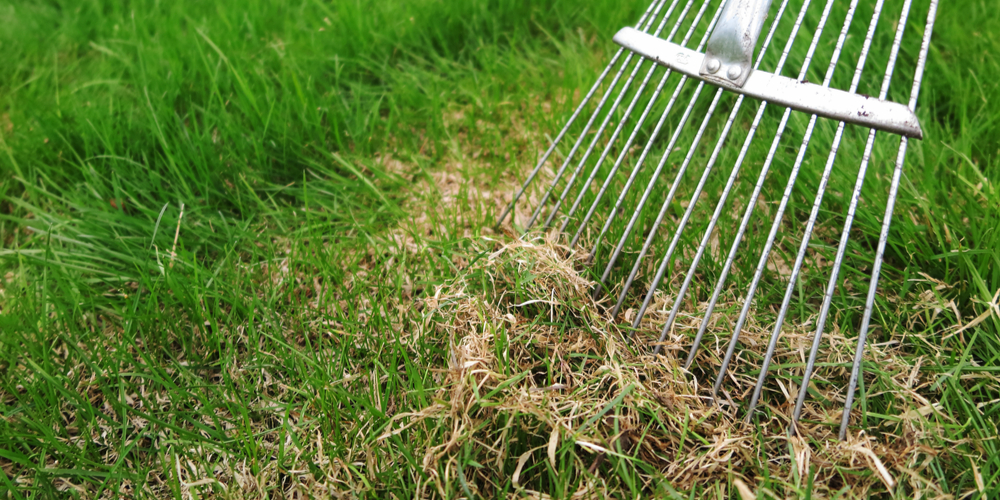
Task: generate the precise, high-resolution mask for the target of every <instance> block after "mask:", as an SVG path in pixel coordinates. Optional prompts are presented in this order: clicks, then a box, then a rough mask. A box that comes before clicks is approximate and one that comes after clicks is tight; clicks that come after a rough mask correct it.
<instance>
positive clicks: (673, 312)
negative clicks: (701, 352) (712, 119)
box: [619, 0, 811, 366]
mask: <svg viewBox="0 0 1000 500" xmlns="http://www.w3.org/2000/svg"><path fill="white" fill-rule="evenodd" d="M784 7H785V6H784V4H783V5H782V6H781V9H782V10H784ZM808 8H809V1H808V0H806V1H805V2H803V4H802V8H801V10H800V12H799V16H798V18H797V19H796V21H795V25H794V26H793V27H792V34H791V36H790V37H789V39H788V43H787V44H786V45H785V49H784V51H782V54H781V58H780V60H779V61H778V65H777V69H776V70H775V73H781V70H782V69H783V68H784V66H785V61H786V60H787V59H788V54H789V51H790V50H791V47H792V42H793V41H794V40H795V36H796V35H797V34H798V31H799V28H800V27H801V26H802V20H803V18H804V17H805V14H806V11H807V9H808ZM782 10H779V14H778V15H779V16H780V15H781V14H780V12H781V11H782ZM772 34H773V31H772ZM765 43H767V42H765ZM762 52H763V50H762ZM810 59H811V58H810ZM806 65H808V59H807V63H806ZM742 103H743V96H740V97H739V99H738V100H737V102H736V106H735V108H736V109H734V110H733V114H732V116H730V123H727V124H726V130H725V131H724V132H723V134H722V135H721V136H720V137H719V141H718V143H717V144H716V146H715V152H714V153H713V155H712V159H710V160H709V165H711V164H712V163H713V162H714V161H715V158H716V157H717V156H718V152H719V150H720V149H721V148H722V144H723V142H724V141H725V140H726V137H727V135H728V132H729V126H730V125H731V122H732V119H733V118H735V114H736V111H738V110H739V107H740V105H741V104H742ZM765 109H767V102H761V103H760V106H759V107H758V108H757V115H756V116H755V117H754V120H753V124H752V125H751V126H750V131H749V132H748V133H747V137H746V140H744V141H743V147H742V148H741V149H740V154H739V156H738V157H737V159H736V163H735V165H734V166H733V171H732V173H731V174H730V175H729V180H728V181H727V182H726V187H725V189H723V192H722V194H721V195H720V196H719V201H718V203H717V204H716V206H715V212H713V214H712V218H711V220H710V221H709V223H708V226H707V227H706V228H705V234H704V236H702V239H701V242H700V243H699V245H698V251H697V252H696V254H695V256H694V259H693V260H692V262H691V266H690V268H689V269H688V272H687V274H686V275H685V277H684V283H683V284H682V285H681V289H680V291H679V292H678V293H677V300H675V301H674V305H673V307H671V309H670V314H669V316H668V317H667V321H666V323H664V325H663V329H662V331H661V332H660V338H659V339H658V340H657V345H656V348H655V349H654V351H653V352H654V353H655V354H659V352H660V349H661V348H662V345H663V341H664V340H665V339H666V337H667V332H669V331H670V328H671V326H673V323H674V320H676V319H677V313H678V312H679V311H680V306H681V304H682V303H683V299H684V297H685V295H686V294H687V290H688V287H689V286H690V285H691V281H692V279H693V278H694V277H695V271H696V270H697V268H698V264H699V263H700V262H701V258H702V256H704V255H705V249H706V248H708V244H709V240H710V239H711V237H712V231H713V230H714V229H715V224H716V223H717V222H718V220H719V216H720V215H721V214H722V209H723V208H724V207H725V204H726V200H727V199H728V197H729V193H730V191H731V190H732V188H733V185H734V184H735V182H736V179H737V177H738V175H739V172H740V169H741V168H742V166H743V161H744V159H745V158H746V154H747V151H748V150H749V149H750V144H751V143H752V142H753V140H754V138H755V137H756V133H757V127H758V126H759V125H760V122H761V119H762V118H763V116H764V110H765ZM782 130H783V128H782ZM779 133H780V132H779ZM766 176H767V167H766V166H765V167H764V168H763V169H762V170H761V174H760V179H759V180H758V182H757V185H756V187H755V190H754V194H753V195H752V196H751V198H750V199H751V200H756V198H757V195H758V194H759V192H760V189H761V187H763V183H764V179H765V178H766ZM663 211H665V209H664V210H663ZM661 213H662V211H661ZM654 227H655V226H654ZM741 238H742V232H741V233H740V236H738V237H737V238H736V241H737V242H738V241H739V240H740V239H741ZM650 244H651V241H647V244H646V245H647V246H648V245H650ZM728 269H729V268H728V267H726V269H725V271H723V272H728ZM637 271H638V266H636V267H635V268H633V274H632V276H634V275H635V273H636V272H637ZM722 281H723V283H724V279H723V280H722ZM629 283H631V280H630V281H629ZM718 289H719V290H721V286H720V287H719V288H718ZM627 291H628V290H627V289H626V290H623V291H622V295H621V297H620V298H619V303H621V302H622V301H624V299H625V293H627ZM716 297H717V295H716ZM699 340H700V339H699ZM692 352H694V350H693V349H692ZM690 363H691V361H690V359H689V360H688V362H687V364H686V366H689V365H690Z"/></svg>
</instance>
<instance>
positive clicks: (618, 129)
mask: <svg viewBox="0 0 1000 500" xmlns="http://www.w3.org/2000/svg"><path fill="white" fill-rule="evenodd" d="M707 3H708V2H705V4H706V5H707ZM693 4H694V0H688V3H687V4H686V5H685V6H684V10H683V11H681V14H680V16H679V17H678V18H677V23H676V24H675V25H674V27H673V29H672V30H671V32H670V35H669V36H668V37H667V39H668V40H671V39H673V37H674V35H675V34H676V33H677V30H678V29H680V27H681V23H682V22H683V21H684V18H686V17H687V13H688V11H689V10H690V9H691V6H692V5H693ZM703 12H704V8H702V10H701V11H699V13H698V16H699V17H698V18H699V19H700V17H701V14H702V13H703ZM688 35H689V36H690V32H689V33H688ZM687 41H688V37H685V38H684V41H682V42H681V44H682V45H684V44H686V43H687ZM657 69H659V68H658V67H657V65H656V64H651V65H650V68H649V71H648V72H647V73H646V78H645V79H644V80H643V82H642V86H641V87H640V89H639V91H638V92H637V93H636V95H635V96H634V97H633V98H632V102H631V103H629V106H628V109H627V110H626V111H625V115H624V116H623V117H622V119H621V121H619V123H618V126H617V127H616V128H615V131H614V133H612V134H611V138H610V139H609V140H608V143H607V145H606V146H605V147H604V151H603V152H602V153H601V157H600V158H598V160H597V163H595V164H594V168H593V170H591V172H590V175H589V176H588V177H587V180H586V181H585V182H584V183H583V185H582V186H580V195H579V196H578V197H577V198H576V201H575V202H574V203H573V206H572V207H571V208H570V209H569V212H568V213H567V214H566V218H565V220H564V222H563V224H562V226H561V227H560V228H559V233H560V234H562V233H563V232H564V231H565V230H566V225H567V224H569V221H570V219H571V218H572V216H573V213H574V212H576V209H577V208H578V207H579V206H580V202H581V201H583V197H584V196H585V195H586V193H587V190H588V189H589V188H590V185H591V184H592V183H593V182H594V178H595V177H597V172H598V170H600V168H601V165H603V164H604V160H605V159H607V157H608V155H609V154H610V153H611V150H612V149H613V148H614V144H615V141H616V140H617V139H618V136H619V135H621V132H622V130H624V128H625V125H626V123H627V122H628V118H629V117H630V116H632V112H633V111H634V110H635V107H636V105H637V104H638V103H639V101H640V100H641V99H642V89H644V88H645V87H646V85H647V84H648V83H649V80H650V79H651V78H652V77H653V74H654V73H655V72H656V70H657ZM670 73H671V71H670V70H669V69H668V70H667V71H666V72H664V75H663V77H662V78H661V80H660V83H659V85H658V86H657V91H656V93H655V95H654V96H653V99H650V102H649V105H647V106H646V109H645V110H644V111H643V114H642V116H641V117H640V118H639V120H638V121H637V122H636V124H635V127H634V129H633V132H632V134H631V135H630V137H629V139H628V142H627V143H626V144H625V146H624V147H623V148H622V151H623V153H625V152H627V151H628V148H629V147H630V146H631V145H632V141H633V140H635V136H636V133H637V132H638V131H639V130H640V129H641V128H642V123H643V121H645V119H646V116H648V114H649V111H650V109H651V106H652V105H653V104H654V102H655V101H656V99H655V98H656V97H657V96H658V95H659V92H660V91H662V89H663V85H664V83H666V80H667V77H669V76H670ZM608 119H610V116H609V117H608ZM594 139H595V140H598V139H599V138H598V137H595V138H594ZM583 164H584V162H580V169H582V168H583ZM619 165H621V163H620V162H615V170H616V169H617V167H618V166H619ZM578 170H579V169H578ZM572 181H573V179H571V182H569V183H567V184H566V188H565V189H564V190H563V194H562V196H560V197H559V201H558V202H557V203H556V205H555V206H554V207H552V211H551V213H550V214H549V217H548V219H546V221H545V229H548V228H549V227H550V225H551V224H552V221H553V219H554V218H555V216H556V214H557V213H558V212H559V207H560V206H561V205H562V202H563V200H565V196H566V194H568V193H569V191H570V190H571V189H572V188H573V182H572Z"/></svg>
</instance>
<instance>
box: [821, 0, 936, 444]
mask: <svg viewBox="0 0 1000 500" xmlns="http://www.w3.org/2000/svg"><path fill="white" fill-rule="evenodd" d="M937 4H938V2H937V0H931V3H930V8H929V10H928V12H927V24H926V26H925V28H924V39H923V41H922V42H921V45H920V54H919V55H918V56H917V69H916V73H915V75H914V77H913V87H912V89H911V90H910V111H915V110H916V108H917V97H918V96H919V95H920V83H921V80H922V79H923V74H924V67H925V66H926V64H927V51H928V49H929V48H930V42H931V33H932V32H933V31H934V19H935V17H937ZM902 24H904V23H901V25H902ZM907 143H908V140H907V138H906V137H903V138H901V140H900V142H899V152H898V153H897V154H896V168H895V169H894V170H893V172H892V181H891V182H890V184H889V198H888V201H887V202H886V205H885V215H884V216H883V218H882V231H881V233H880V234H879V238H878V247H877V248H876V249H875V263H874V265H873V267H872V277H871V282H870V283H869V285H868V297H867V298H866V300H865V312H864V316H863V317H862V320H861V329H860V331H859V332H858V342H857V344H858V345H857V347H856V348H855V351H854V364H853V366H852V367H851V380H850V383H848V385H847V396H846V401H845V402H844V411H843V414H842V415H841V419H840V439H841V440H844V439H846V438H847V424H848V423H850V419H851V405H852V404H853V403H854V391H855V389H856V388H857V385H858V377H859V376H860V374H861V361H862V357H863V356H864V351H865V340H866V339H867V336H868V326H869V324H870V322H871V317H872V309H873V308H874V305H875V294H876V293H877V292H878V280H879V274H880V273H881V271H882V256H883V255H885V245H886V241H888V239H889V226H890V225H891V224H892V212H893V209H894V207H895V205H896V196H897V194H898V192H899V179H900V177H902V175H903V164H904V162H905V161H906V147H907Z"/></svg>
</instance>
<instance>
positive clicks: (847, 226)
mask: <svg viewBox="0 0 1000 500" xmlns="http://www.w3.org/2000/svg"><path fill="white" fill-rule="evenodd" d="M911 3H912V2H911V0H906V2H904V4H903V11H902V13H901V14H900V17H899V22H898V23H897V25H896V38H895V40H893V42H892V48H891V49H890V52H889V62H888V64H887V65H886V69H885V77H884V78H883V79H882V89H881V90H880V91H879V99H885V98H886V96H887V95H888V94H889V83H890V82H891V81H892V72H893V70H894V69H895V67H896V57H897V55H898V54H899V45H900V43H901V42H902V41H903V31H904V30H905V27H906V21H907V18H908V16H909V13H910V5H911ZM881 7H882V0H879V2H877V3H876V4H875V11H876V12H878V11H879V10H881ZM875 16H877V14H875V15H874V16H873V17H872V23H871V24H872V27H871V28H869V35H868V37H867V38H865V47H864V48H863V49H862V52H866V51H867V50H866V49H867V47H868V46H869V45H870V44H871V38H872V36H873V35H874V31H875V28H874V27H875V24H876V22H877V19H876V17H875ZM860 79H861V72H860V71H858V73H857V75H856V76H855V82H856V81H859V80H860ZM855 82H852V83H851V92H852V93H853V92H855V91H856V90H857V83H855ZM843 128H844V124H843V123H841V124H840V125H839V128H838V129H837V132H838V133H837V139H839V138H840V136H841V133H840V132H841V131H842V130H843ZM837 142H839V141H837ZM874 145H875V129H871V130H869V132H868V142H867V143H866V144H865V153H864V156H863V157H862V159H861V166H860V167H858V178H857V181H855V184H854V191H853V193H852V194H851V203H850V205H849V206H848V207H847V216H846V217H845V219H844V231H843V232H842V233H841V236H840V245H839V246H838V247H837V256H836V257H835V258H834V260H833V269H832V270H831V271H830V281H829V283H828V284H827V286H826V293H825V294H824V296H823V305H822V307H821V308H820V313H819V318H818V319H817V321H816V333H815V335H814V336H813V344H812V348H811V349H810V351H809V360H808V362H807V363H806V369H805V372H803V374H802V386H801V388H800V390H799V396H798V398H797V399H796V401H795V410H794V411H793V412H792V422H791V429H792V430H793V431H794V430H795V428H796V426H797V424H798V421H799V417H801V415H802V405H803V404H804V403H805V399H806V394H807V393H808V387H809V379H810V378H811V377H812V374H813V370H814V369H815V366H816V354H817V353H818V351H819V345H820V341H821V339H822V338H823V329H824V328H825V327H826V319H827V317H828V315H829V314H830V304H831V303H832V301H833V292H834V291H836V288H837V279H838V276H839V275H840V266H841V265H842V264H843V262H844V254H845V253H846V252H847V242H848V240H849V239H850V236H851V235H850V232H851V226H852V225H853V223H854V214H855V212H856V211H857V208H858V199H859V198H861V188H862V186H864V183H865V174H866V173H867V171H868V162H869V161H870V159H871V154H872V148H873V147H874ZM834 151H836V149H835V150H834ZM834 154H835V153H834V152H832V151H831V153H830V163H831V164H832V163H833V156H834ZM821 196H822V194H821V193H820V194H817V203H818V201H819V199H820V197H821ZM817 212H818V211H817ZM811 221H812V218H810V223H811ZM803 243H804V244H803V245H802V249H801V250H800V251H799V252H800V254H803V255H804V254H805V247H806V246H807V245H808V241H806V240H803ZM796 263H798V262H796ZM764 374H766V371H764V370H762V371H761V375H764ZM762 378H763V377H762ZM757 385H758V387H755V388H754V396H755V397H754V403H755V402H756V399H757V398H756V396H758V395H759V394H760V388H759V387H760V386H763V380H760V381H758V383H757ZM753 407H754V405H753V404H751V406H750V411H753Z"/></svg>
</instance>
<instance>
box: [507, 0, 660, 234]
mask: <svg viewBox="0 0 1000 500" xmlns="http://www.w3.org/2000/svg"><path fill="white" fill-rule="evenodd" d="M665 2H666V0H654V1H653V2H652V3H650V4H649V7H647V8H646V12H645V13H643V15H642V17H640V18H639V22H638V23H636V28H640V27H641V26H642V23H643V22H644V21H645V20H646V18H647V17H650V12H652V11H653V9H654V7H655V8H656V12H659V10H660V7H662V6H663V4H664V3H665ZM656 12H654V13H653V16H652V18H655V17H656ZM652 18H651V19H652ZM646 29H648V26H647V27H646ZM644 31H645V30H644ZM624 52H625V49H624V48H621V49H618V52H617V53H615V55H614V57H612V58H611V62H609V63H608V66H607V67H606V68H604V72H602V73H601V75H600V76H598V77H597V81H596V82H594V85H593V86H592V87H591V88H590V91H589V92H587V95H586V96H584V98H583V100H582V101H580V104H579V105H578V106H577V107H576V110H575V111H574V112H573V115H572V116H570V118H569V120H568V121H567V122H566V125H564V126H563V128H562V130H561V131H559V134H558V135H556V139H555V140H554V141H552V144H551V145H550V146H549V149H548V150H546V151H545V154H543V155H542V159H541V160H539V161H538V164H537V165H535V168H534V169H533V170H532V171H531V173H530V174H528V178H527V179H525V181H524V184H523V185H522V186H521V188H520V189H519V190H518V191H517V193H516V194H514V198H513V199H512V200H511V201H510V204H509V205H507V208H506V209H504V211H503V213H502V214H500V217H499V218H497V222H496V225H495V226H494V227H499V226H500V224H503V221H504V219H506V218H507V215H509V214H510V212H511V210H513V209H514V205H516V204H517V200H518V199H519V198H521V195H523V194H524V191H525V190H526V189H527V188H528V186H529V185H530V184H531V182H532V181H533V180H534V179H535V176H536V175H538V172H539V171H540V170H541V169H542V165H544V164H545V162H546V161H548V159H549V156H551V155H552V153H553V152H554V151H555V149H556V146H558V145H559V142H560V141H562V138H563V137H564V136H565V135H566V132H568V131H569V128H570V126H572V125H573V122H574V121H576V118H577V116H579V115H580V112H582V111H583V108H584V107H585V106H586V105H587V102H588V101H590V98H591V97H593V96H594V93H595V92H596V91H597V89H598V88H600V86H601V82H603V81H604V78H605V77H607V76H608V73H609V72H610V71H611V68H612V67H614V65H615V63H617V62H618V59H619V58H621V55H622V53H624ZM631 57H632V53H631V52H629V55H628V58H629V59H630V58H631ZM627 65H628V62H627V61H626V62H625V64H624V65H623V66H622V71H623V70H624V69H625V68H624V67H625V66H627ZM618 76H621V71H619V72H618ZM616 79H617V77H616ZM612 88H614V85H613V84H612ZM602 104H603V101H602ZM600 106H601V105H598V108H597V110H595V111H594V115H596V114H597V112H598V111H600V109H601V108H600ZM591 121H593V118H591ZM585 133H586V131H584V134H585Z"/></svg>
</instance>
